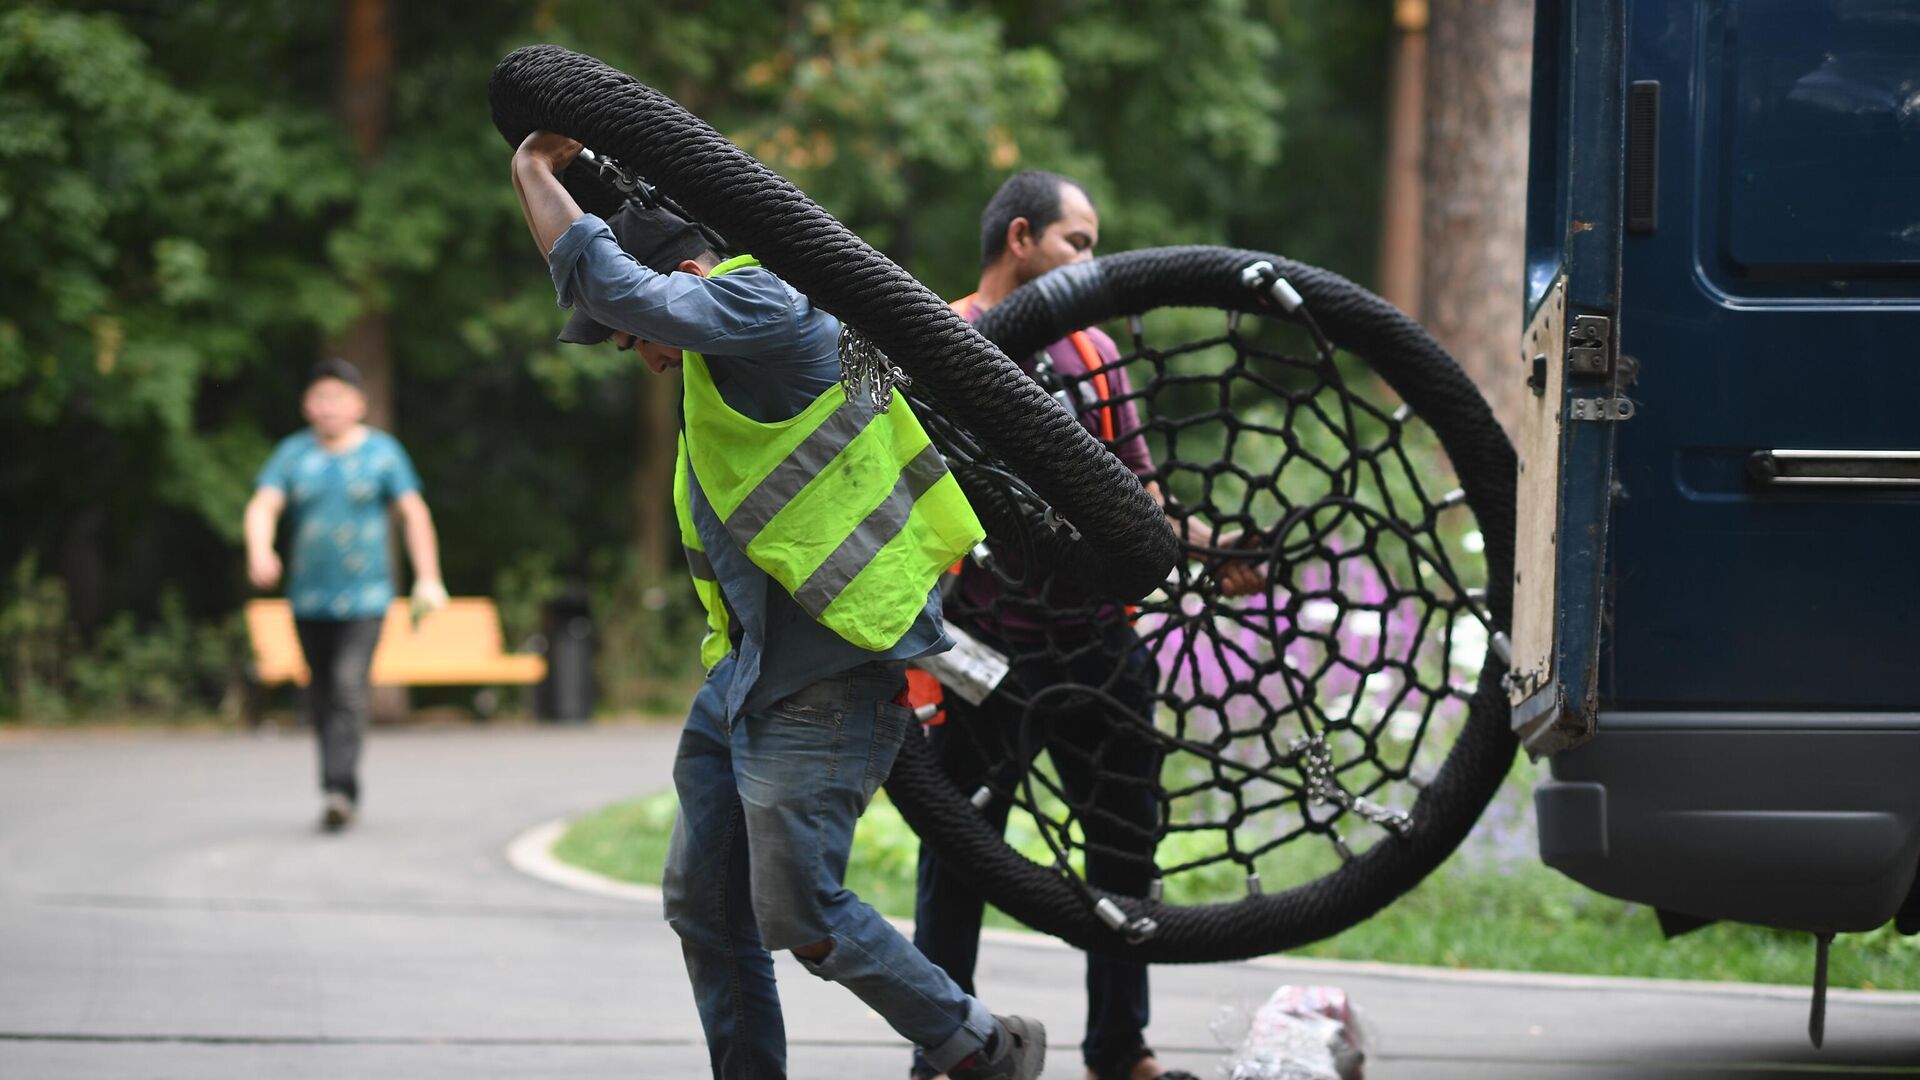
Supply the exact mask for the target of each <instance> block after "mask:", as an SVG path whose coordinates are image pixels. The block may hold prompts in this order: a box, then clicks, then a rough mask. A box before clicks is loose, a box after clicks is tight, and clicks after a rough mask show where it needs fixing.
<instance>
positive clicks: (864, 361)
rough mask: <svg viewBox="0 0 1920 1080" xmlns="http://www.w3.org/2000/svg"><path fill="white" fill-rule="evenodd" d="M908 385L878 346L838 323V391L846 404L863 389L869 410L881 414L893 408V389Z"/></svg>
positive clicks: (909, 382)
mask: <svg viewBox="0 0 1920 1080" xmlns="http://www.w3.org/2000/svg"><path fill="white" fill-rule="evenodd" d="M912 386H913V380H912V379H910V378H908V377H907V373H906V372H904V371H901V370H900V369H899V368H897V367H895V366H894V365H893V361H891V360H889V359H887V354H886V353H883V352H881V351H880V348H879V346H877V345H875V344H874V343H873V342H871V341H868V340H867V338H866V336H865V335H864V334H861V333H860V332H859V331H858V330H855V329H854V328H853V327H851V326H848V325H847V324H846V323H841V324H840V389H841V390H842V391H844V392H845V393H846V395H847V400H848V401H852V400H854V398H856V397H858V396H859V394H860V390H861V388H862V387H865V388H866V390H867V399H868V401H869V402H870V403H871V404H872V405H873V411H874V412H877V413H883V412H886V411H887V409H888V408H889V407H891V406H892V405H893V391H894V388H895V387H908V388H911V387H912Z"/></svg>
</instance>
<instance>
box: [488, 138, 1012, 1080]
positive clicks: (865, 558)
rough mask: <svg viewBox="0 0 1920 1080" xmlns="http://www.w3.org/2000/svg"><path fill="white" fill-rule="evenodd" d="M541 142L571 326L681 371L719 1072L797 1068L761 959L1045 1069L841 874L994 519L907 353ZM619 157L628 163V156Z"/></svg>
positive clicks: (570, 149)
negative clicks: (569, 172) (930, 427)
mask: <svg viewBox="0 0 1920 1080" xmlns="http://www.w3.org/2000/svg"><path fill="white" fill-rule="evenodd" d="M581 152H582V151H581V146H580V144H579V143H577V142H575V141H574V140H572V139H568V138H565V137H562V136H559V135H555V134H552V133H548V132H539V131H536V132H534V133H533V134H531V135H529V136H528V137H527V138H526V139H525V141H524V142H522V143H521V144H520V147H519V149H518V150H517V151H516V152H515V154H514V159H513V180H514V187H515V190H516V191H517V192H518V194H519V196H520V203H521V208H522V209H523V211H524V212H525V214H526V218H527V225H528V227H529V228H530V229H531V231H532V233H533V238H534V241H535V243H536V244H537V245H538V246H539V249H540V252H541V254H542V255H543V256H545V257H546V259H547V262H548V265H549V268H550V270H551V272H552V275H553V282H554V287H555V289H556V290H557V292H558V296H559V302H560V304H561V306H563V307H572V308H573V309H575V314H574V315H573V317H572V319H571V321H569V322H568V324H567V327H566V330H565V331H564V332H563V333H562V334H561V340H563V341H568V342H575V343H581V344H591V343H596V342H600V341H606V340H609V339H610V340H612V341H613V342H614V344H615V345H616V346H617V347H618V348H621V349H632V350H634V351H636V352H637V353H639V355H640V356H641V358H642V359H643V360H644V361H645V363H646V366H647V369H648V370H649V371H651V372H653V373H654V374H656V375H657V374H660V373H662V372H664V371H666V370H668V369H669V368H675V367H679V368H681V369H682V373H683V377H684V380H685V399H684V406H683V409H684V425H683V430H682V432H681V439H680V453H679V461H678V464H677V467H676V470H675V484H674V504H675V509H676V512H677V515H678V517H679V521H680V528H681V538H682V540H683V542H684V543H685V545H686V548H687V556H688V561H689V564H690V567H691V569H692V573H693V577H694V580H695V585H696V588H697V590H698V592H699V594H700V597H701V600H702V602H703V603H704V604H705V606H706V608H707V613H708V625H709V629H710V633H709V636H708V638H707V641H706V642H705V643H704V644H703V646H702V648H701V655H702V659H703V660H704V661H705V662H706V663H707V664H708V665H709V667H710V671H709V674H708V678H707V681H706V683H705V685H704V686H702V687H701V690H700V692H699V694H698V695H697V696H696V697H695V699H694V702H693V706H692V709H691V711H690V713H689V715H688V717H687V723H686V728H685V731H684V733H683V735H682V737H681V742H680V747H679V751H678V754H677V757H676V759H675V762H674V786H675V788H676V789H677V791H678V794H679V798H680V812H679V815H678V818H677V819H676V821H675V824H674V831H673V838H672V841H671V844H670V846H669V848H668V853H667V863H666V870H665V878H664V882H663V885H664V892H665V894H666V912H667V920H668V922H669V924H670V925H671V926H672V927H673V929H674V931H675V932H676V933H678V934H679V935H680V937H681V939H682V948H683V951H684V954H685V957H686V964H687V973H688V976H689V977H690V978H691V980H692V983H693V990H694V998H695V1004H696V1006H697V1007H698V1010H699V1013H700V1020H701V1023H702V1025H703V1026H704V1027H705V1029H706V1036H707V1047H708V1052H709V1054H710V1056H711V1058H712V1065H713V1073H714V1075H715V1076H716V1077H722V1076H725V1077H747V1076H752V1077H779V1076H784V1075H785V1074H786V1036H785V1030H784V1027H783V1024H782V1019H781V1012H780V1003H779V998H778V995H777V992H776V989H775V985H774V973H773V963H772V957H771V955H770V953H769V950H774V949H786V950H790V951H792V952H793V954H794V956H796V957H797V958H799V960H800V962H801V964H803V965H804V966H805V967H806V969H807V970H808V971H809V972H811V973H812V974H814V975H817V976H819V977H821V978H823V979H827V980H830V981H833V982H838V983H840V984H841V985H843V986H845V987H847V988H848V989H849V990H851V991H853V992H854V993H855V994H856V995H857V996H858V997H859V998H860V999H861V1000H862V1001H864V1002H865V1003H866V1004H867V1006H868V1007H870V1008H872V1009H873V1010H874V1011H875V1012H876V1013H878V1014H879V1015H880V1016H881V1017H883V1018H884V1019H885V1020H886V1021H887V1022H888V1023H889V1024H891V1025H892V1026H893V1028H894V1030H896V1031H898V1032H899V1033H900V1034H901V1035H903V1036H904V1037H906V1038H907V1039H908V1040H910V1041H911V1042H912V1043H913V1044H914V1045H915V1046H916V1047H918V1048H919V1049H920V1051H921V1052H922V1053H923V1054H924V1055H925V1059H926V1060H927V1061H928V1062H929V1063H930V1064H931V1065H932V1066H933V1067H934V1068H937V1069H939V1070H941V1071H943V1072H946V1073H947V1074H949V1075H950V1076H953V1077H955V1078H956V1080H972V1078H989V1077H990V1078H996V1080H998V1078H1018V1080H1030V1078H1032V1077H1035V1076H1038V1075H1039V1073H1040V1068H1041V1064H1042V1062H1043V1060H1044V1058H1045V1054H1046V1033H1045V1030H1044V1028H1042V1026H1041V1025H1040V1024H1039V1023H1038V1022H1036V1021H1033V1020H1030V1019H1026V1018H1023V1017H1017V1016H1009V1017H997V1016H994V1015H992V1014H991V1013H990V1012H989V1011H988V1009H987V1008H986V1006H985V1005H983V1004H981V1003H980V1002H979V1001H978V1000H976V999H975V998H973V997H971V996H970V995H968V994H966V993H965V992H963V991H962V990H961V989H960V987H959V986H958V985H957V984H956V983H955V982H954V980H953V979H952V978H950V977H949V976H948V975H947V974H946V973H945V972H943V971H942V970H941V969H940V968H939V967H937V966H936V965H934V964H933V963H932V962H931V961H930V960H928V959H927V958H926V957H924V956H922V955H921V954H920V953H919V951H918V950H916V949H915V948H914V947H913V946H912V944H911V943H909V942H908V941H907V940H906V938H904V937H902V936H901V935H900V933H899V932H898V931H897V930H895V929H893V927H892V926H890V925H889V924H888V923H887V922H886V921H885V920H884V919H883V918H881V916H880V915H879V914H878V913H877V912H875V911H874V910H873V909H872V908H871V907H869V906H868V905H867V904H866V903H864V902H862V901H861V899H860V898H859V897H858V896H855V895H854V894H853V893H852V892H850V891H848V890H847V889H846V887H845V885H844V881H843V879H844V877H845V874H846V868H847V858H848V853H849V850H850V848H851V845H852V841H853V830H854V824H855V822H856V821H857V820H858V818H859V817H860V814H861V812H862V811H863V810H865V808H866V806H867V803H868V801H869V800H870V799H871V798H872V796H873V794H874V792H875V791H876V790H877V789H878V788H879V786H880V784H881V783H882V782H883V781H884V780H885V779H886V777H887V774H888V772H889V771H891V769H892V766H893V761H894V757H895V755H896V754H897V753H898V751H899V748H900V745H901V743H902V740H903V739H905V738H906V737H907V734H908V732H909V731H910V730H917V729H916V728H915V726H914V724H913V715H912V712H911V710H910V709H909V708H908V707H907V706H906V705H905V704H904V697H903V691H904V686H905V677H904V668H905V664H906V662H907V661H908V660H911V659H914V658H917V657H923V656H927V655H930V654H935V653H939V652H942V651H944V650H946V649H947V648H948V647H949V646H950V644H951V642H950V640H949V638H948V637H947V635H946V633H945V630H944V628H943V625H942V621H941V605H940V597H939V594H938V592H937V591H934V589H933V586H934V584H935V582H936V580H937V579H938V577H939V575H940V574H941V573H942V572H943V571H944V570H945V569H946V567H947V566H949V565H950V564H951V563H953V562H954V560H955V559H957V558H959V557H960V556H961V555H962V554H964V553H966V552H968V551H970V550H971V549H972V548H973V547H974V546H975V545H976V544H977V543H979V541H980V540H981V539H982V538H983V536H984V533H983V531H982V529H981V527H980V523H979V521H978V519H977V518H976V517H975V515H974V512H973V510H972V508H971V507H970V506H969V505H968V502H967V500H966V497H965V496H964V495H962V494H961V492H960V489H959V486H958V484H957V483H956V482H955V480H954V478H953V477H952V475H951V474H950V473H949V472H948V471H947V467H946V464H945V462H944V460H943V459H942V458H941V455H940V453H939V452H938V451H937V450H935V449H934V448H933V446H932V444H931V442H930V441H929V439H928V436H927V434H926V432H925V431H924V430H923V429H922V428H921V426H920V423H919V421H918V420H917V419H916V418H915V416H914V413H913V411H912V409H911V408H909V407H908V406H907V404H906V402H905V400H904V398H903V397H900V396H896V395H892V394H891V392H890V387H889V385H888V375H889V374H890V371H891V369H890V366H889V365H887V364H886V362H885V360H884V358H881V357H879V356H878V355H877V353H875V352H874V351H873V350H872V349H871V348H869V347H864V346H863V344H862V343H861V342H860V341H859V340H858V339H857V337H855V336H853V335H850V334H844V333H843V330H842V327H841V324H840V323H839V321H838V320H836V319H835V318H834V317H833V316H831V315H829V314H827V313H826V312H825V311H823V310H821V309H820V308H818V307H815V306H814V305H813V304H812V303H811V302H810V301H809V300H808V298H807V297H806V296H804V295H802V294H800V293H799V292H797V291H796V290H794V289H793V288H791V287H790V286H788V285H787V284H786V283H785V282H783V281H781V280H780V279H779V278H778V277H776V276H774V275H773V274H772V273H770V272H768V271H767V270H765V269H762V268H761V267H760V266H759V264H758V263H757V262H756V261H755V260H754V259H753V258H752V257H751V256H746V255H740V256H735V257H733V258H729V259H725V260H724V261H723V260H722V259H721V257H720V256H721V254H722V252H720V251H717V250H715V249H716V248H717V247H719V246H720V242H719V240H718V238H717V237H716V236H714V235H713V234H711V233H710V232H709V231H707V230H703V229H702V228H701V227H699V226H698V225H696V224H694V223H693V222H692V221H691V220H689V219H688V218H687V217H684V216H682V215H680V214H679V213H676V212H675V208H674V207H673V206H672V205H671V204H668V203H665V202H664V201H662V200H660V199H658V198H657V197H655V196H653V195H652V193H651V192H650V190H649V189H647V188H646V187H645V186H644V185H643V184H638V183H632V182H631V178H628V179H629V183H627V184H625V185H623V187H626V188H629V189H630V190H632V191H634V193H635V194H636V195H637V196H638V199H637V200H636V201H632V202H629V203H628V204H627V205H626V206H625V207H623V208H622V209H621V210H620V211H618V212H617V213H614V214H613V215H612V217H611V220H602V219H601V218H599V217H597V216H595V215H592V214H586V213H583V212H582V211H581V209H580V207H579V205H578V204H577V203H576V202H575V201H574V199H573V197H572V196H571V195H570V194H569V193H568V192H567V190H566V188H565V187H564V186H563V185H562V184H561V182H560V180H559V174H560V173H561V172H562V171H564V170H565V169H566V168H567V167H568V166H569V165H570V164H571V163H572V162H573V161H574V159H575V158H576V157H577V156H579V155H580V154H581ZM613 167H615V168H617V166H613Z"/></svg>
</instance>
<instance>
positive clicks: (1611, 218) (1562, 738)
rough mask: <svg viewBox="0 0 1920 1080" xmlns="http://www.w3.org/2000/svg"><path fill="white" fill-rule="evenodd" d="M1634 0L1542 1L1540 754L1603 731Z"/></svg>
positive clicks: (1534, 283) (1532, 490)
mask: <svg viewBox="0 0 1920 1080" xmlns="http://www.w3.org/2000/svg"><path fill="white" fill-rule="evenodd" d="M1623 3H1624V0H1581V2H1577V3H1576V2H1570V0H1541V2H1540V3H1538V4H1537V5H1536V10H1535V16H1534V44H1533V48H1534V66H1533V120H1532V129H1533V130H1532V143H1531V149H1530V152H1529V162H1528V178H1527V235H1526V260H1527V262H1526V313H1527V321H1526V328H1525V331H1524V333H1523V334H1522V336H1521V340H1520V350H1519V356H1520V359H1521V361H1522V365H1523V366H1522V367H1521V369H1520V374H1519V375H1517V376H1516V377H1524V378H1525V379H1526V380H1527V386H1528V388H1529V389H1530V390H1531V391H1532V393H1531V394H1530V395H1529V396H1528V397H1527V398H1526V399H1525V400H1524V402H1523V405H1522V409H1523V411H1522V414H1521V418H1520V438H1519V453H1520V477H1519V508H1518V515H1519V516H1518V536H1517V537H1516V547H1515V560H1514V601H1513V665H1512V668H1511V671H1510V674H1509V676H1508V684H1507V689H1508V695H1509V699H1510V700H1511V702H1512V705H1513V726H1514V730H1515V732H1516V733H1517V734H1518V735H1519V736H1520V739H1521V742H1522V745H1524V746H1525V747H1526V748H1527V750H1528V752H1529V753H1532V754H1535V755H1542V754H1553V753H1557V752H1559V751H1561V750H1564V749H1566V748H1568V747H1571V746H1576V745H1578V744H1580V743H1581V742H1584V741H1586V740H1587V739H1588V738H1590V737H1592V735H1593V732H1594V727H1595V722H1596V716H1597V712H1598V709H1599V698H1598V687H1599V675H1600V638H1601V623H1602V620H1603V618H1604V615H1605V606H1604V600H1605V595H1604V590H1603V588H1602V582H1603V580H1604V572H1605V567H1606V562H1607V534H1608V526H1609V523H1610V517H1611V515H1610V513H1609V510H1610V507H1611V504H1612V501H1613V489H1614V444H1615V439H1616V434H1615V433H1616V432H1617V431H1618V429H1619V427H1620V425H1621V424H1622V423H1623V422H1625V421H1627V420H1629V419H1631V418H1632V416H1633V412H1634V408H1633V403H1632V401H1631V399H1629V398H1628V397H1626V396H1625V395H1624V393H1623V392H1622V390H1623V388H1624V386H1625V385H1626V383H1627V382H1628V381H1629V379H1630V377H1631V372H1630V371H1628V370H1627V368H1626V367H1625V366H1623V365H1622V364H1621V363H1620V361H1619V344H1618V335H1617V334H1616V333H1615V327H1616V326H1617V325H1618V323H1619V295H1620V238H1621V172H1622V168H1623V164H1624V163H1623V160H1622V150H1623V145H1622V121H1621V43H1622V26H1623V11H1622V5H1623Z"/></svg>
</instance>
